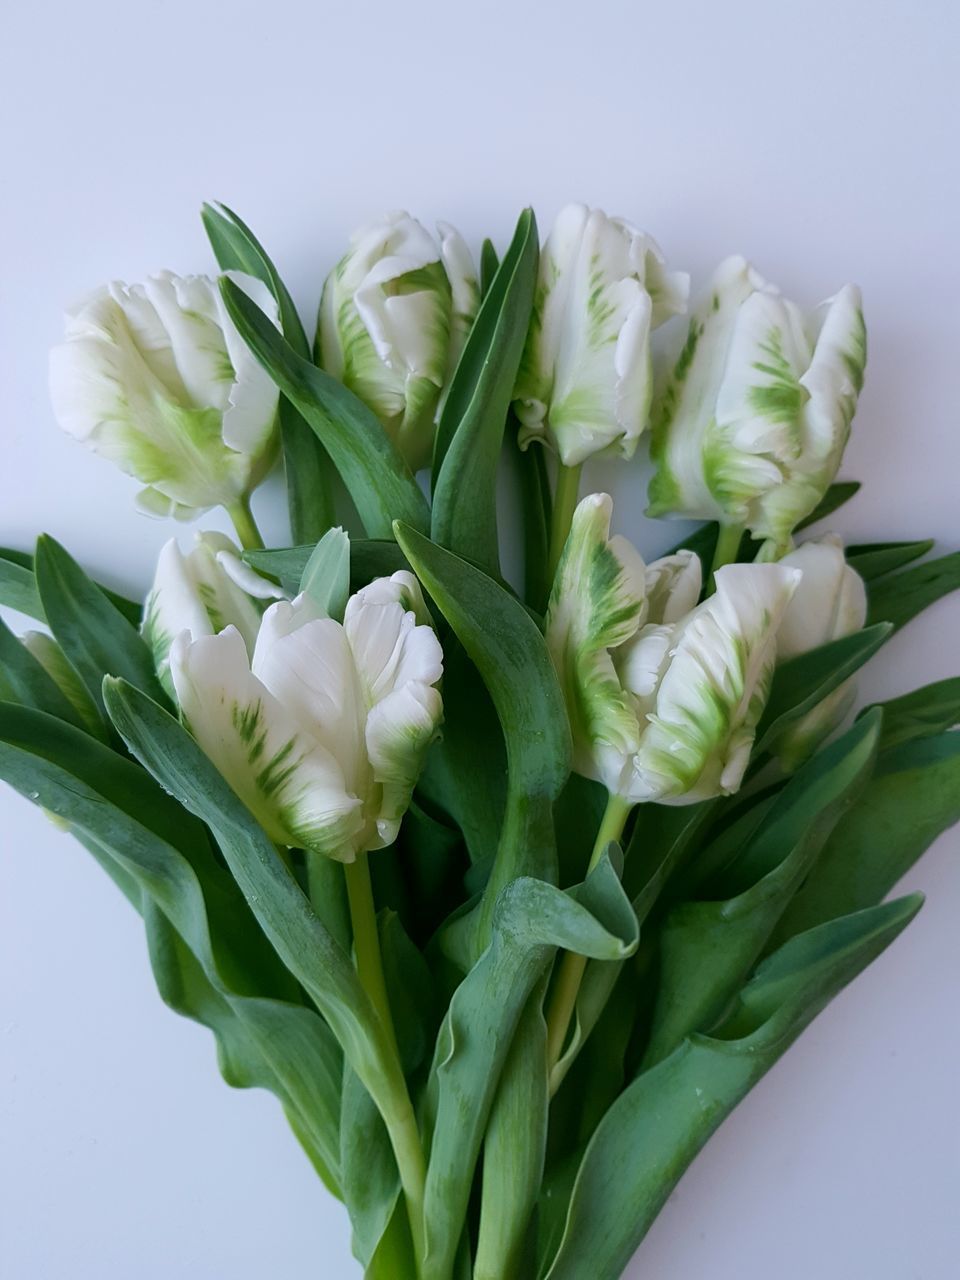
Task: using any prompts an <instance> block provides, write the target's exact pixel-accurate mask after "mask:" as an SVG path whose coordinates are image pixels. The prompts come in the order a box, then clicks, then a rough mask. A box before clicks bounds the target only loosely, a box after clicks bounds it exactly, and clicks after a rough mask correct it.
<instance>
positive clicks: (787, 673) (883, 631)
mask: <svg viewBox="0 0 960 1280" xmlns="http://www.w3.org/2000/svg"><path fill="white" fill-rule="evenodd" d="M892 631H893V628H892V627H891V625H890V624H889V623H886V622H877V623H874V624H873V625H872V626H869V627H866V628H864V630H863V631H855V632H854V633H853V634H852V635H849V636H843V637H842V638H841V639H839V640H831V641H830V643H829V644H824V645H821V646H820V647H819V648H817V649H811V650H810V651H809V652H807V653H801V654H800V655H799V656H798V657H796V658H790V659H789V660H788V661H787V662H784V663H782V664H781V665H780V666H779V667H777V670H776V672H775V673H774V677H773V684H772V686H771V688H770V696H769V698H768V699H767V705H766V708H765V710H764V713H763V716H762V717H761V720H760V724H759V725H758V726H757V737H756V746H755V747H754V756H755V757H756V756H759V755H761V754H762V753H763V752H764V751H766V750H768V749H769V748H770V747H771V746H772V745H773V744H774V743H775V742H776V740H777V738H779V736H780V735H781V734H782V733H783V731H784V730H785V729H788V728H789V727H790V725H791V724H794V723H795V722H796V721H797V720H801V719H803V717H804V716H805V715H806V714H807V712H808V711H812V710H813V708H814V707H815V706H817V705H818V703H820V702H822V701H823V699H824V698H825V697H826V696H827V694H828V693H832V692H833V691H834V689H836V688H838V687H839V686H840V685H841V684H843V682H844V680H846V679H848V678H849V677H850V676H852V675H853V673H854V672H855V671H858V670H859V669H860V667H862V666H863V664H864V663H865V662H866V661H867V660H868V659H869V658H872V657H873V655H874V654H875V653H876V652H877V650H878V649H879V648H880V646H881V645H882V644H884V642H885V641H886V640H887V639H888V638H889V636H890V635H891V633H892Z"/></svg>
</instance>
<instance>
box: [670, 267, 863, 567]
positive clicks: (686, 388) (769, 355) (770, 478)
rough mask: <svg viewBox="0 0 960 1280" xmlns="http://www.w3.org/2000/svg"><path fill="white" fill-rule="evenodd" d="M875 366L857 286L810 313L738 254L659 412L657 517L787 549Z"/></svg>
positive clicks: (693, 332) (717, 284)
mask: <svg viewBox="0 0 960 1280" xmlns="http://www.w3.org/2000/svg"><path fill="white" fill-rule="evenodd" d="M865 364H866V330H865V329H864V324H863V313H862V310H861V301H860V292H859V290H858V289H857V288H856V287H855V286H854V285H846V286H845V287H844V288H843V289H841V290H840V292H839V293H838V294H837V295H836V296H835V297H833V298H831V299H829V300H828V301H827V302H825V303H823V304H822V306H820V307H819V308H818V309H817V310H816V312H815V313H814V314H813V315H812V316H805V315H804V314H803V313H802V312H801V310H800V309H799V307H797V306H796V305H795V304H794V303H792V302H789V301H788V300H787V299H785V298H784V297H783V296H782V295H781V294H780V292H779V291H778V290H777V289H776V288H774V286H773V285H770V284H768V283H767V282H766V281H765V280H764V279H763V278H762V277H761V276H760V275H759V274H758V273H757V272H756V271H755V270H754V269H753V268H752V267H751V266H750V264H749V263H747V262H746V261H745V260H744V259H743V258H729V259H728V260H727V261H726V262H724V263H723V264H722V265H721V267H720V268H719V270H718V271H717V274H716V276H715V278H714V281H713V285H712V288H711V290H710V292H709V293H708V294H707V296H706V298H705V299H704V300H703V301H702V302H701V304H700V305H699V307H698V308H697V310H696V311H695V312H694V314H693V316H692V318H691V321H690V329H689V333H688V336H687V341H686V345H685V346H684V348H683V351H682V352H681V354H680V357H679V359H678V360H677V363H676V365H675V367H674V369H673V373H672V375H671V376H670V378H669V380H668V382H667V384H666V386H665V387H664V389H663V392H662V394H661V395H660V397H659V401H658V404H657V406H656V408H655V409H654V413H653V429H652V435H651V451H652V454H653V458H654V461H655V462H656V464H657V471H656V474H655V475H654V477H653V480H652V482H651V485H650V505H649V508H648V514H649V515H652V516H685V517H690V518H701V519H704V520H719V521H720V522H721V523H723V524H728V525H741V526H744V527H746V528H747V529H749V530H750V532H751V533H752V534H753V536H754V537H755V538H764V539H769V540H770V541H771V547H770V549H769V558H774V557H775V556H777V555H779V554H782V553H783V552H784V551H786V550H787V549H788V548H789V546H790V539H791V534H792V532H793V530H794V528H795V527H796V525H797V524H798V523H799V522H800V521H801V520H802V519H803V518H804V517H805V516H807V515H809V514H810V512H811V511H813V509H814V507H816V505H817V503H818V502H819V501H820V499H821V498H822V497H823V494H824V493H825V492H826V489H827V487H828V485H829V484H830V483H831V481H832V480H833V478H834V476H835V475H836V473H837V468H838V467H839V465H840V460H841V458H842V456H843V451H844V448H845V446H846V443H847V438H848V436H849V433H850V423H851V420H852V418H853V414H854V410H855V409H856V405H857V398H858V396H859V394H860V389H861V387H862V385H863V372H864V366H865Z"/></svg>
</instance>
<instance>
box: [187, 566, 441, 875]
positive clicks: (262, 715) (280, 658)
mask: <svg viewBox="0 0 960 1280" xmlns="http://www.w3.org/2000/svg"><path fill="white" fill-rule="evenodd" d="M424 616H426V610H425V607H424V604H423V598H422V596H421V594H420V588H419V585H418V583H417V581H416V579H415V578H414V577H413V575H412V574H410V573H407V572H401V573H396V574H394V575H393V577H392V578H389V579H380V580H378V581H376V582H374V583H371V584H370V586H369V587H365V588H364V589H363V590H362V591H360V592H358V593H357V594H356V595H354V596H352V597H351V598H350V599H349V600H348V602H347V606H346V611H345V613H344V619H343V622H342V624H341V623H339V622H337V621H335V620H334V619H333V618H330V617H327V616H325V615H323V614H322V613H321V612H320V610H319V609H318V607H317V606H316V604H315V603H314V601H313V600H311V598H310V597H309V596H308V595H300V596H298V597H297V599H296V600H294V601H293V602H292V603H289V602H287V601H280V602H278V603H276V604H274V605H271V606H270V608H269V609H268V610H267V612H266V613H265V614H264V616H263V621H262V623H261V625H260V630H259V633H258V635H257V640H256V645H255V647H254V651H253V657H252V660H251V658H250V656H249V655H248V652H247V647H246V645H245V643H244V639H243V636H242V635H241V634H240V632H239V630H238V629H237V628H236V627H235V626H230V627H227V629H226V630H225V631H222V632H220V634H219V635H205V636H201V637H199V638H198V639H192V638H191V637H190V635H189V634H188V633H186V632H184V633H181V635H179V636H178V637H177V639H176V640H175V641H174V644H173V647H172V650H171V655H170V663H171V673H172V677H173V683H174V686H175V688H176V693H177V697H178V699H179V702H180V707H181V712H182V715H183V719H184V722H185V723H186V725H187V727H188V728H189V729H190V731H191V732H192V733H193V735H194V737H195V738H196V739H197V741H198V742H199V744H200V746H201V747H202V748H203V750H204V751H205V752H206V754H207V755H208V756H209V757H210V759H211V760H212V761H213V762H214V764H215V765H216V766H217V768H218V769H219V770H220V772H221V773H222V774H223V776H224V777H225V778H226V779H227V781H228V782H229V783H230V785H231V786H232V787H233V789H234V791H235V792H236V793H237V795H238V796H240V798H241V799H242V800H243V801H244V802H245V803H246V805H247V806H248V808H249V809H250V810H251V811H252V812H253V814H254V815H255V816H256V818H257V819H258V821H259V822H260V823H261V825H262V826H263V828H264V830H265V831H266V832H267V833H268V834H269V835H270V837H271V838H272V839H273V840H275V841H276V842H277V843H278V844H283V845H290V846H294V847H298V848H304V849H307V850H309V851H310V852H313V853H317V854H325V855H327V856H328V857H331V858H336V859H338V860H340V861H343V862H352V861H353V860H354V859H355V858H356V856H357V854H358V853H360V852H364V851H366V850H369V849H378V848H381V847H383V846H384V845H387V844H390V843H391V842H392V841H393V840H394V839H395V837H396V834H397V831H398V829H399V825H400V820H401V818H402V817H403V814H404V813H405V812H406V809H407V807H408V805H409V802H410V796H411V794H412V791H413V787H414V784H415V783H416V780H417V777H418V775H419V772H420V768H421V765H422V763H423V757H424V754H425V752H426V750H427V747H428V746H429V744H430V742H431V741H432V739H433V737H434V736H435V734H436V731H437V727H438V725H439V724H440V719H441V711H442V704H441V700H440V693H439V690H438V689H437V688H436V685H437V682H438V681H439V679H440V676H441V674H442V670H443V654H442V651H441V648H440V642H439V641H438V640H437V637H436V634H435V633H434V631H433V629H432V627H429V626H426V625H424V624H422V623H419V622H418V621H417V619H418V617H424Z"/></svg>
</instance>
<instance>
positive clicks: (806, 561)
mask: <svg viewBox="0 0 960 1280" xmlns="http://www.w3.org/2000/svg"><path fill="white" fill-rule="evenodd" d="M780 563H781V564H783V565H790V566H792V567H794V568H796V569H799V570H801V572H802V574H803V577H802V579H801V581H800V585H799V587H798V588H797V591H796V594H795V595H794V597H793V599H792V600H791V602H790V606H789V608H788V609H787V612H786V615H785V617H784V620H783V625H782V626H781V628H780V634H779V637H778V640H777V651H778V656H779V658H780V660H781V661H783V660H785V659H788V658H796V657H799V655H800V654H802V653H807V652H809V651H810V650H811V649H817V648H819V647H820V645H823V644H829V643H830V641H831V640H840V639H841V638H842V637H843V636H849V635H852V634H853V633H854V632H855V631H859V630H860V629H861V628H862V627H863V625H864V623H865V622H866V620H867V589H866V586H865V585H864V581H863V579H862V578H861V577H860V575H859V573H857V571H856V570H855V569H853V568H851V566H850V565H849V564H847V562H846V559H845V557H844V554H843V543H842V541H841V540H840V539H839V538H837V537H834V536H827V537H824V538H817V539H812V540H810V541H809V542H804V543H802V544H801V545H800V546H799V547H797V549H796V550H795V551H791V552H790V554H789V555H787V556H784V558H783V559H782V560H781V561H780ZM856 694H857V681H856V677H855V676H852V677H851V678H850V679H849V680H845V681H844V682H843V684H841V685H840V686H839V688H837V689H834V691H833V693H830V694H828V695H827V697H826V698H824V699H823V701H822V702H820V703H818V705H817V706H815V707H814V708H813V710H812V711H809V712H808V713H807V714H806V715H805V716H804V717H803V719H802V720H800V721H799V722H798V723H797V724H794V725H792V726H791V727H790V728H789V729H788V730H787V731H786V733H785V734H784V735H783V736H782V737H781V738H780V740H779V742H778V743H777V745H776V752H777V756H778V758H779V760H780V763H781V764H782V766H783V767H784V768H785V769H787V770H788V771H792V770H794V769H797V768H799V766H800V765H801V764H803V763H804V761H805V760H807V759H809V757H810V756H811V755H813V753H814V751H816V749H817V748H818V747H819V746H820V744H821V743H822V742H823V741H824V739H825V738H827V737H829V735H830V734H831V733H833V731H834V729H836V728H838V727H839V726H840V724H841V723H842V721H843V720H844V718H845V716H846V715H847V713H848V712H849V710H850V708H851V705H852V704H853V701H854V699H855V698H856Z"/></svg>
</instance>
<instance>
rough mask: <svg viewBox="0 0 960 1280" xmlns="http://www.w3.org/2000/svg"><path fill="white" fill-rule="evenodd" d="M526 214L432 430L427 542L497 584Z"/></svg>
mask: <svg viewBox="0 0 960 1280" xmlns="http://www.w3.org/2000/svg"><path fill="white" fill-rule="evenodd" d="M538 256H539V242H538V238H537V223H536V219H535V218H534V216H533V210H532V209H526V210H524V212H523V213H522V214H521V215H520V220H519V222H518V223H517V230H516V232H515V234H514V237H513V241H512V243H511V245H510V248H509V249H508V250H507V252H506V254H505V256H504V259H503V261H502V262H501V264H500V266H499V268H498V270H497V274H496V276H495V277H494V280H493V283H492V284H491V286H490V289H489V292H488V293H487V294H486V296H485V297H484V299H483V302H482V303H481V304H480V310H479V312H478V314H477V318H476V320H475V321H474V324H473V328H472V329H471V330H470V336H469V337H468V339H467V343H466V346H465V347H464V349H463V354H462V355H461V357H460V361H459V363H458V365H457V370H456V373H455V374H454V376H453V381H452V382H451V384H450V390H449V393H448V395H447V398H446V402H445V404H444V407H443V412H442V414H441V416H440V421H439V423H438V425H437V439H436V445H435V448H434V472H433V474H434V482H433V518H432V523H431V537H432V538H433V539H434V541H435V542H439V543H440V545H441V546H444V547H446V548H447V549H448V550H450V551H455V552H456V553H457V554H458V555H461V556H468V557H469V558H470V559H471V560H473V561H476V562H477V563H478V564H480V566H481V567H482V568H484V569H485V570H486V571H487V572H488V573H491V574H493V575H494V576H499V573H500V552H499V547H498V539H497V471H498V468H499V463H500V451H501V448H502V445H503V432H504V428H505V426H506V421H507V411H508V409H509V408H510V400H511V398H512V396H513V387H514V383H515V382H516V378H517V370H518V369H519V367H520V358H521V356H522V355H523V346H524V342H525V341H526V337H527V328H528V326H529V323H530V311H531V309H532V307H533V294H534V289H535V287H536V281H537V260H538Z"/></svg>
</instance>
